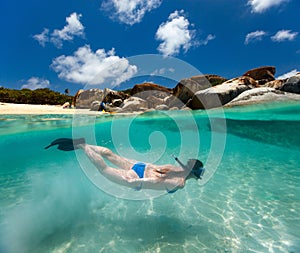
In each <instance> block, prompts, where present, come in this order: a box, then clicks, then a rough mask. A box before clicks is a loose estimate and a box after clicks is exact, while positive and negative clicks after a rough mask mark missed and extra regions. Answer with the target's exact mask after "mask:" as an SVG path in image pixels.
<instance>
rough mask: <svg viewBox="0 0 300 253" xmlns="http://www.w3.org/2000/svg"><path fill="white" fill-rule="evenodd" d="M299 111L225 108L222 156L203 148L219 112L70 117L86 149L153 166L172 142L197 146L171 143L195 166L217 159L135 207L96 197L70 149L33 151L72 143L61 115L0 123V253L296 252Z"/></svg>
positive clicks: (166, 158)
mask: <svg viewBox="0 0 300 253" xmlns="http://www.w3.org/2000/svg"><path fill="white" fill-rule="evenodd" d="M299 115H300V104H299V103H292V104H290V103H289V104H282V103H280V104H278V103H275V104H268V105H259V106H248V107H239V108H228V109H226V110H225V117H226V136H225V137H226V139H225V140H226V142H225V147H224V150H222V148H220V150H218V149H212V148H211V147H212V139H213V138H215V140H217V144H218V141H220V146H222V138H223V137H224V125H223V120H222V116H223V113H222V112H220V111H219V110H215V111H211V112H210V113H209V114H207V113H205V112H201V111H197V112H193V113H192V114H185V113H184V112H172V114H171V115H165V114H163V113H160V112H157V113H155V112H153V113H148V114H144V115H140V116H138V117H133V116H122V117H118V116H99V117H97V118H96V119H95V118H91V119H87V120H86V119H84V120H82V121H81V126H80V127H79V133H80V131H83V129H85V132H86V130H88V131H90V129H92V132H91V137H88V139H89V138H90V139H91V140H94V139H95V141H96V142H97V144H98V145H103V146H107V147H109V148H111V149H113V150H114V151H120V152H123V153H125V154H128V156H131V157H134V155H135V154H136V152H138V154H142V155H143V154H146V156H147V157H152V158H153V157H154V158H155V159H156V160H157V163H170V162H172V161H170V154H172V153H174V152H175V153H176V152H177V153H178V152H180V150H178V147H179V146H181V145H182V142H183V140H182V139H181V137H182V136H187V138H189V136H191V137H194V136H198V138H199V139H198V140H196V139H195V140H194V141H190V144H189V145H190V149H186V147H185V146H183V147H182V148H183V149H184V152H182V153H181V156H180V157H181V158H182V159H183V160H185V159H187V158H188V156H189V150H191V149H193V147H194V146H195V145H196V143H198V144H199V147H198V146H197V147H196V148H197V149H199V158H200V159H202V160H203V161H204V162H205V164H208V163H209V161H208V157H209V156H211V157H212V158H211V159H212V161H213V160H214V152H215V153H216V156H217V155H218V154H217V152H222V157H221V160H220V163H219V165H218V167H217V170H216V171H213V170H211V172H214V173H212V174H211V177H210V178H209V180H208V181H207V183H205V184H201V183H199V182H197V181H196V180H189V181H188V182H187V183H186V186H185V188H184V189H183V190H180V191H177V192H176V193H175V194H162V195H160V196H157V197H155V198H151V199H144V200H128V199H124V198H118V197H116V196H113V195H111V194H109V193H107V192H105V191H103V190H101V189H99V187H97V185H95V184H94V183H93V182H91V180H89V178H88V177H87V176H86V172H85V171H83V170H82V166H81V165H80V163H79V162H78V155H76V153H75V152H62V151H59V150H57V149H55V148H52V149H49V150H44V147H45V146H46V145H48V143H49V142H51V141H52V140H54V139H56V138H60V137H72V135H74V126H73V128H72V124H73V123H74V118H73V116H59V115H47V116H13V115H10V116H1V119H0V129H1V133H0V136H1V140H0V154H1V160H0V168H1V170H0V186H1V192H0V204H1V209H0V252H1V253H2V252H3V253H19V252H30V253H43V252H57V253H61V252H80V253H82V252H89V253H90V252H172V253H173V252H300V238H299V231H300V216H299V212H300V184H299V183H300V159H299V157H300V135H299V130H300V116H299ZM191 117H192V118H193V121H195V122H196V127H197V129H198V132H199V133H198V135H197V133H195V129H194V126H192V127H190V126H189V122H190V121H189V120H190V118H191ZM179 121H180V122H183V123H184V124H185V125H184V127H183V128H182V129H178V127H177V125H176V122H179ZM91 122H92V123H93V124H92V126H91ZM127 123H131V124H130V129H129V130H128V131H129V132H125V133H124V134H123V128H126V124H127ZM113 126H115V130H114V131H116V130H118V131H119V132H118V133H120V135H126V136H128V138H129V140H130V145H128V143H127V142H126V140H125V139H121V140H120V139H114V138H115V136H113V135H116V132H114V131H112V129H113V128H114V127H113ZM153 132H155V133H157V132H158V133H159V135H158V136H159V138H154V140H153V141H151V138H150V139H149V136H151V134H152V133H153ZM160 135H163V136H164V137H163V141H162V142H159V141H158V142H155V140H157V139H159V140H160V137H161V136H160ZM160 143H163V144H162V146H163V147H164V150H159V148H160ZM157 150H159V151H157ZM161 151H163V155H162V156H159V157H157V154H158V153H159V152H161ZM81 155H83V154H80V152H79V156H81ZM208 170H210V168H209V165H208Z"/></svg>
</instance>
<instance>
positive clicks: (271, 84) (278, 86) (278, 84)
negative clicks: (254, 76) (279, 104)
mask: <svg viewBox="0 0 300 253" xmlns="http://www.w3.org/2000/svg"><path fill="white" fill-rule="evenodd" d="M283 83H284V80H274V81H271V82H267V83H266V84H265V85H264V87H269V88H274V89H276V90H280V89H281V87H282V85H283Z"/></svg>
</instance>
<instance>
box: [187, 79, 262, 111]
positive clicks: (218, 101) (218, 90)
mask: <svg viewBox="0 0 300 253" xmlns="http://www.w3.org/2000/svg"><path fill="white" fill-rule="evenodd" d="M256 85H257V83H256V81H255V80H253V79H252V78H251V77H246V76H243V77H239V78H235V79H231V80H229V81H227V82H225V83H222V84H220V85H217V86H214V87H210V88H208V89H205V90H202V91H198V92H196V94H195V95H194V96H193V98H192V99H191V101H190V102H189V103H188V104H187V106H189V107H190V108H192V109H210V108H216V107H221V106H222V105H225V104H227V103H228V102H230V101H231V100H233V99H234V98H236V97H237V96H238V95H240V94H241V93H242V92H244V91H246V90H249V89H252V88H254V87H256Z"/></svg>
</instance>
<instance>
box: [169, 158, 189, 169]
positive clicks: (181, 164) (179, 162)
mask: <svg viewBox="0 0 300 253" xmlns="http://www.w3.org/2000/svg"><path fill="white" fill-rule="evenodd" d="M172 156H173V158H174V159H175V161H176V162H178V164H179V165H180V166H181V167H182V168H183V169H186V167H185V165H184V164H183V163H182V162H181V161H180V160H179V159H178V157H176V156H175V155H172Z"/></svg>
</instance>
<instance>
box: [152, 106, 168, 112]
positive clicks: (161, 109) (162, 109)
mask: <svg viewBox="0 0 300 253" xmlns="http://www.w3.org/2000/svg"><path fill="white" fill-rule="evenodd" d="M155 110H159V111H167V110H169V106H167V105H158V106H156V107H155Z"/></svg>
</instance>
